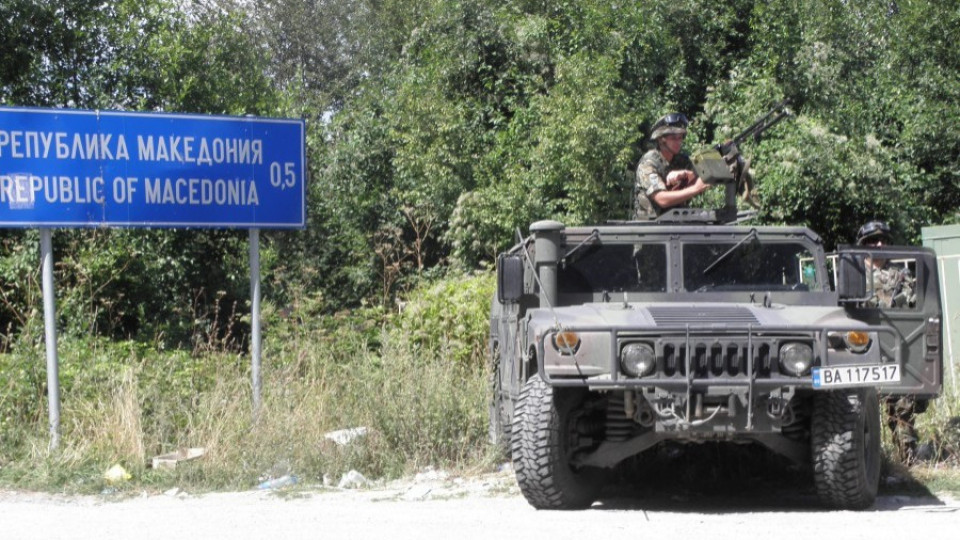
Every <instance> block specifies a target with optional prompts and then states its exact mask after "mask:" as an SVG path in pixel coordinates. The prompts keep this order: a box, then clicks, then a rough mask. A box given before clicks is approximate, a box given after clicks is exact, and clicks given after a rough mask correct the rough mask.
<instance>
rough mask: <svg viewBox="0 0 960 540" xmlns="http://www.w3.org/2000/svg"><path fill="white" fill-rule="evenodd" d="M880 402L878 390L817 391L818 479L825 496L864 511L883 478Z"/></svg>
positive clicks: (814, 427) (815, 447) (819, 490)
mask: <svg viewBox="0 0 960 540" xmlns="http://www.w3.org/2000/svg"><path fill="white" fill-rule="evenodd" d="M882 436H883V433H882V431H881V428H880V406H879V399H878V397H877V392H876V390H874V389H872V388H870V389H860V390H838V391H832V392H823V393H817V394H816V395H815V397H814V402H813V420H812V426H811V441H812V446H813V447H812V456H813V479H814V484H815V485H816V488H817V495H818V496H819V497H820V500H821V501H822V502H823V503H824V504H826V505H828V506H830V507H833V508H841V509H848V510H862V509H864V508H868V507H870V506H871V505H872V504H873V503H874V501H875V500H876V498H877V488H878V486H879V483H880V439H881V437H882Z"/></svg>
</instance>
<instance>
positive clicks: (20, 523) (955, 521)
mask: <svg viewBox="0 0 960 540" xmlns="http://www.w3.org/2000/svg"><path fill="white" fill-rule="evenodd" d="M789 493H790V492H788V494H787V495H777V496H774V497H771V496H770V495H769V494H763V495H760V496H756V495H748V494H736V493H725V494H720V495H717V494H712V495H710V496H708V497H704V496H685V495H682V494H680V495H678V494H673V495H671V496H670V497H669V499H668V500H667V501H665V502H664V501H659V500H657V499H653V498H650V497H648V496H633V497H624V496H616V497H611V498H608V499H605V500H602V501H601V502H599V503H597V504H595V505H594V506H593V507H592V508H591V509H589V510H585V511H578V512H555V511H537V510H534V509H533V508H531V507H530V506H529V505H527V503H526V501H524V500H523V497H522V496H520V494H519V492H518V490H517V487H516V484H515V482H514V480H513V476H512V472H511V471H509V470H505V471H503V472H500V473H492V474H484V475H478V476H474V477H470V478H460V477H454V476H450V475H447V474H445V473H441V472H427V473H424V474H420V475H417V476H416V477H414V478H409V479H406V480H402V481H397V482H392V483H389V484H380V485H373V486H368V487H366V488H363V489H350V490H346V489H344V490H340V489H331V488H322V487H316V488H312V487H310V486H304V485H299V486H297V487H296V488H295V489H292V490H280V491H246V492H237V493H211V494H205V495H192V494H188V493H183V492H181V491H179V490H171V491H169V492H167V493H165V494H156V495H147V494H142V495H132V496H131V495H130V494H126V495H123V496H117V495H112V496H60V495H49V494H33V493H14V492H0V524H2V525H0V531H2V532H0V536H2V537H3V538H5V539H15V540H19V539H33V538H36V539H44V540H51V539H58V538H65V539H72V540H86V539H90V540H93V539H97V540H102V539H108V538H110V539H113V538H123V539H153V538H156V539H163V540H192V539H206V538H228V539H231V540H240V539H247V538H249V539H254V538H256V539H264V538H271V539H272V538H283V539H287V538H312V539H313V538H322V539H331V538H337V539H339V538H358V539H377V538H383V539H389V540H405V539H411V540H414V539H415V540H425V539H432V538H438V539H440V538H442V539H444V540H474V539H484V540H489V539H491V538H517V539H524V540H528V539H539V538H551V539H565V538H578V539H582V538H605V539H607V538H631V539H636V538H653V537H654V536H651V535H657V536H658V537H660V538H666V539H675V538H691V537H694V536H695V535H696V536H699V537H702V538H706V539H710V540H724V539H734V538H736V539H738V540H739V539H742V538H765V537H769V538H778V539H790V538H798V539H799V538H803V539H805V540H811V539H812V538H816V537H818V536H824V537H825V538H843V539H844V540H853V539H858V538H863V539H870V540H883V539H887V538H889V539H898V540H902V539H904V538H924V537H936V536H943V535H945V534H946V535H947V536H950V535H951V533H948V531H949V530H952V529H956V528H957V526H958V525H960V501H958V500H955V499H953V498H950V497H947V496H939V497H938V496H924V497H907V496H883V497H880V499H879V500H878V502H877V504H876V506H875V507H874V508H873V509H871V510H868V511H864V512H845V511H844V512H840V511H825V510H822V509H821V508H819V507H817V506H816V502H815V499H814V498H813V497H812V495H811V494H809V493H808V494H796V495H789ZM660 535H662V536H660ZM934 535H936V536H934Z"/></svg>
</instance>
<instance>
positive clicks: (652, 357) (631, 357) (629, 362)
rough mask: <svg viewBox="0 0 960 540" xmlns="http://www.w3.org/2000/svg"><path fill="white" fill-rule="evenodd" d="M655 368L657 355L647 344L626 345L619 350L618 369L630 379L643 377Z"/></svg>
mask: <svg viewBox="0 0 960 540" xmlns="http://www.w3.org/2000/svg"><path fill="white" fill-rule="evenodd" d="M656 367H657V355H656V353H655V352H654V351H653V347H652V346H651V345H650V344H649V343H627V344H626V345H624V346H623V348H622V349H620V369H622V370H623V372H624V373H626V374H627V375H629V376H631V377H645V376H647V375H650V374H651V373H653V370H654V369H656Z"/></svg>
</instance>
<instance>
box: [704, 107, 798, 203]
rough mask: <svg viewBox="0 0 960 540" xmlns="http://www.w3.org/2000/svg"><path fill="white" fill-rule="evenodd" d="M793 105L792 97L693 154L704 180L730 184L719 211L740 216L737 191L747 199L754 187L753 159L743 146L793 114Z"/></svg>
mask: <svg viewBox="0 0 960 540" xmlns="http://www.w3.org/2000/svg"><path fill="white" fill-rule="evenodd" d="M789 104H790V98H787V99H784V100H783V101H781V102H780V103H777V104H776V105H775V106H774V107H773V108H772V109H770V110H769V111H768V112H767V113H766V114H764V115H763V116H761V117H760V118H759V119H758V120H757V121H756V122H754V123H753V124H751V125H750V127H748V128H746V129H744V130H743V131H741V132H740V133H739V134H738V135H737V136H736V137H734V138H733V139H731V140H728V141H725V142H722V143H720V144H717V145H714V146H710V147H707V148H704V149H702V150H700V151H698V152H696V153H694V155H693V156H691V159H692V160H693V166H694V169H695V170H696V172H697V175H699V176H700V178H703V181H704V182H706V183H708V184H724V186H725V187H726V196H725V200H724V207H723V209H722V211H718V212H722V213H723V214H724V215H731V216H733V217H736V215H737V202H736V199H737V193H741V192H742V193H743V194H744V198H745V199H747V200H749V197H750V194H751V192H752V190H753V181H752V179H751V177H750V173H749V169H750V162H749V161H748V160H746V159H744V157H743V155H742V154H741V153H740V145H741V144H743V142H744V141H746V140H747V139H752V140H753V141H754V142H756V141H759V140H760V137H761V136H762V135H763V132H764V131H766V130H768V129H770V128H771V127H773V126H775V125H776V124H777V123H779V122H780V121H781V120H783V119H784V118H786V117H787V116H790V114H791V113H790V110H789V109H787V105H789Z"/></svg>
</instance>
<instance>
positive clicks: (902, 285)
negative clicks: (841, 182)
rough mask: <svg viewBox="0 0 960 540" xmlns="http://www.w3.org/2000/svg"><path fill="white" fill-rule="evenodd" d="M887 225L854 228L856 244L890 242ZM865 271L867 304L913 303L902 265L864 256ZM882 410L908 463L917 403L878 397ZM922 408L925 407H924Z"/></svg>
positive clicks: (914, 435) (894, 305)
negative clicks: (884, 411) (898, 265)
mask: <svg viewBox="0 0 960 540" xmlns="http://www.w3.org/2000/svg"><path fill="white" fill-rule="evenodd" d="M890 238H891V237H890V227H889V226H888V225H887V224H886V223H884V222H883V221H870V222H868V223H866V224H864V225H863V226H862V227H860V230H859V231H857V245H858V246H866V247H883V246H886V245H889V244H890ZM864 270H865V272H866V275H867V292H868V293H869V294H871V297H870V299H869V300H867V305H868V306H871V307H880V308H909V307H913V306H914V305H915V304H916V296H915V295H914V292H913V285H914V279H913V277H912V276H911V275H910V272H909V271H908V270H907V269H906V268H901V267H897V266H895V265H890V264H888V261H887V260H886V259H882V258H880V257H867V258H866V259H865V260H864ZM882 399H883V403H884V409H885V410H886V420H887V426H888V427H889V428H890V431H891V432H892V433H893V442H894V444H895V445H896V447H897V456H898V458H899V459H900V461H902V462H904V463H910V462H911V461H913V460H914V458H915V457H916V451H917V430H916V428H915V427H914V421H915V414H916V413H920V412H923V411H922V410H918V409H919V407H918V404H917V402H916V400H915V399H914V398H913V396H901V397H898V398H895V397H887V398H882ZM924 408H925V407H924Z"/></svg>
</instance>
